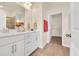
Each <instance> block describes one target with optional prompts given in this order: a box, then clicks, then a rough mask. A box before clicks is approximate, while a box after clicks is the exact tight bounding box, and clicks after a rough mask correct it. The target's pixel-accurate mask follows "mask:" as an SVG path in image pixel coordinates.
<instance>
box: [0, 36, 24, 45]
mask: <svg viewBox="0 0 79 59" xmlns="http://www.w3.org/2000/svg"><path fill="white" fill-rule="evenodd" d="M22 39H24V35H17V36H8V37H3V38H0V46H2V45H6V44H9V43H13V42H16V41H18V40H22Z"/></svg>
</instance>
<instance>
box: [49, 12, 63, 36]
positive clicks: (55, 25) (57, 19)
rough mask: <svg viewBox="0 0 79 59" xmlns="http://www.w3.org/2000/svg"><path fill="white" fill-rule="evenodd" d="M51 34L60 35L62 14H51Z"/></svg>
mask: <svg viewBox="0 0 79 59" xmlns="http://www.w3.org/2000/svg"><path fill="white" fill-rule="evenodd" d="M51 17H52V18H51V19H50V20H51V21H52V24H51V27H52V36H58V37H62V14H56V15H51Z"/></svg>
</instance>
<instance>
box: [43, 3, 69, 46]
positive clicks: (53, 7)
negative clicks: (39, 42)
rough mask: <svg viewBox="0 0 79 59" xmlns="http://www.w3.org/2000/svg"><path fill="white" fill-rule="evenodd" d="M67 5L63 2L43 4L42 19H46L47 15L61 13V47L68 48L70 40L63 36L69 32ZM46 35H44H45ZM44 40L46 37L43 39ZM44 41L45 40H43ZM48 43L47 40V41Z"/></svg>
mask: <svg viewBox="0 0 79 59" xmlns="http://www.w3.org/2000/svg"><path fill="white" fill-rule="evenodd" d="M69 8H70V6H69V3H64V2H45V3H44V4H43V9H44V17H45V18H47V19H48V15H49V14H51V13H53V14H54V13H56V12H62V19H63V20H62V45H63V46H66V47H69V45H70V38H67V37H66V36H65V35H66V34H68V33H69V32H70V29H69ZM45 35H46V34H45ZM45 38H46V37H45ZM44 40H46V39H44ZM47 41H49V38H48V39H47Z"/></svg>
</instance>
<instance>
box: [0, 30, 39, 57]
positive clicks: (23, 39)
mask: <svg viewBox="0 0 79 59" xmlns="http://www.w3.org/2000/svg"><path fill="white" fill-rule="evenodd" d="M37 48H38V31H30V32H13V33H0V56H28V55H30V54H31V53H32V52H33V51H35V50H36V49H37Z"/></svg>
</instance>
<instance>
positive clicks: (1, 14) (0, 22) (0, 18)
mask: <svg viewBox="0 0 79 59" xmlns="http://www.w3.org/2000/svg"><path fill="white" fill-rule="evenodd" d="M5 17H6V13H5V10H4V9H3V8H0V30H3V28H6V18H5Z"/></svg>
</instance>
